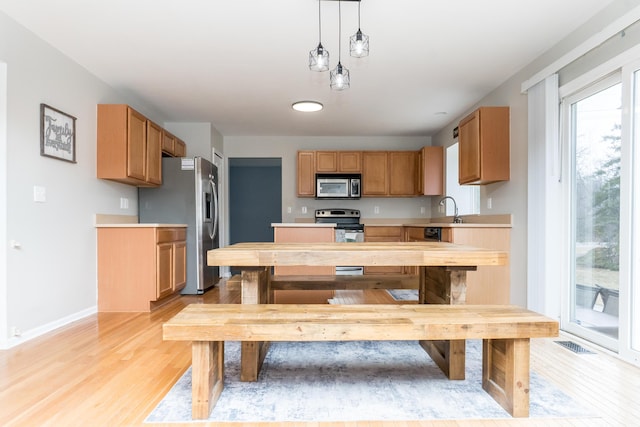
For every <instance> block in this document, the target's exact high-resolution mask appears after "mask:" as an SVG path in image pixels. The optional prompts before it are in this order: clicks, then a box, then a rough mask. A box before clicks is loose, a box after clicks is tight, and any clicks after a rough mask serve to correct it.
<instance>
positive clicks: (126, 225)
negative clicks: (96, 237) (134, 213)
mask: <svg viewBox="0 0 640 427" xmlns="http://www.w3.org/2000/svg"><path fill="white" fill-rule="evenodd" d="M160 227H166V228H187V224H156V223H149V224H139V223H135V224H132V223H129V224H96V228H160Z"/></svg>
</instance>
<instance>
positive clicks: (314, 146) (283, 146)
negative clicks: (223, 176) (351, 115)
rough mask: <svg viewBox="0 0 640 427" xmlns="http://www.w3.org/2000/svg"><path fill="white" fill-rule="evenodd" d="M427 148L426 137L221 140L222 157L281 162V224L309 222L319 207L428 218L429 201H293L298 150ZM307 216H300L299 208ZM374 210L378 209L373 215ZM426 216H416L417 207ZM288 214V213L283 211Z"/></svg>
mask: <svg viewBox="0 0 640 427" xmlns="http://www.w3.org/2000/svg"><path fill="white" fill-rule="evenodd" d="M425 145H431V140H430V138H428V137H382V136H380V137H306V136H300V137H291V136H287V137H233V136H231V137H228V136H227V137H225V138H224V154H225V157H226V158H227V159H228V158H232V157H233V158H235V157H277V158H282V221H284V222H293V221H294V220H295V218H302V217H307V218H313V211H314V209H317V208H323V207H346V208H356V209H360V210H361V212H362V216H363V217H370V218H420V217H425V218H427V217H429V214H430V209H429V206H430V201H429V199H430V198H429V197H408V198H368V197H363V198H361V199H360V200H351V201H339V200H315V199H313V198H298V197H296V160H297V151H298V150H351V149H354V150H418V149H420V148H422V147H424V146H425ZM303 206H304V207H307V213H306V214H303V213H302V207H303ZM374 206H378V207H379V209H380V213H379V214H374ZM423 206H424V207H426V208H427V209H426V213H425V214H421V213H420V207H423ZM288 207H291V210H292V212H291V213H288V212H287V208H288Z"/></svg>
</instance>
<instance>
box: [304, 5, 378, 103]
mask: <svg viewBox="0 0 640 427" xmlns="http://www.w3.org/2000/svg"><path fill="white" fill-rule="evenodd" d="M317 1H318V38H319V41H318V46H317V47H316V48H314V49H313V50H311V51H310V52H309V69H310V70H312V71H327V70H328V69H329V52H328V51H327V50H326V49H325V48H324V46H322V19H321V7H320V4H321V2H322V1H336V0H317ZM337 1H338V65H337V66H336V68H334V69H333V71H331V73H330V75H329V85H330V86H331V89H333V90H345V89H349V87H350V86H351V78H350V75H349V70H348V69H347V67H345V66H343V65H342V62H341V59H342V58H341V56H342V48H341V42H342V1H348V2H357V3H358V31H356V33H355V34H354V35H353V36H351V38H350V43H349V50H350V54H351V56H353V57H355V58H362V57H364V56H368V55H369V36H367V35H365V34H363V33H362V30H360V3H361V0H337Z"/></svg>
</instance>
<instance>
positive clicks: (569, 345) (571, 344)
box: [554, 341, 595, 354]
mask: <svg viewBox="0 0 640 427" xmlns="http://www.w3.org/2000/svg"><path fill="white" fill-rule="evenodd" d="M554 342H556V343H558V344H560V345H561V346H563V347H566V348H568V349H569V350H571V351H573V352H574V353H578V354H595V352H593V351H591V350H588V349H586V348H584V347H583V346H581V345H580V344H576V343H574V342H573V341H554Z"/></svg>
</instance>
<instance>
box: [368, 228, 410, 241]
mask: <svg viewBox="0 0 640 427" xmlns="http://www.w3.org/2000/svg"><path fill="white" fill-rule="evenodd" d="M364 237H365V240H366V239H367V238H369V237H373V238H376V240H377V241H389V240H386V239H385V240H378V239H377V238H379V237H386V238H388V237H395V238H397V239H398V240H397V241H398V242H401V241H402V240H403V239H402V227H372V226H368V227H367V226H365V227H364ZM372 241H374V240H373V239H372ZM392 241H394V240H392Z"/></svg>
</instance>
